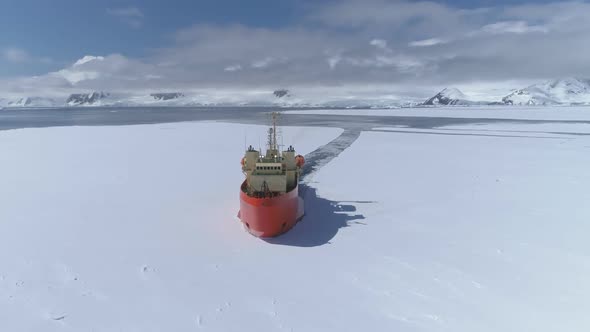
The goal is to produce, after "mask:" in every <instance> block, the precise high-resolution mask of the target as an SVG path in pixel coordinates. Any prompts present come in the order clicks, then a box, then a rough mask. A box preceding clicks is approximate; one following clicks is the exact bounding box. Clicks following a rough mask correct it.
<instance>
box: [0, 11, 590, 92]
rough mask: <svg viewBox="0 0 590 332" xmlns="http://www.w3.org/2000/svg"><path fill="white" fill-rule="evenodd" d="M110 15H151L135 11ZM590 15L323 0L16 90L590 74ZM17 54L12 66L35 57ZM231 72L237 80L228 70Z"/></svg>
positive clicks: (177, 37) (93, 59) (83, 63)
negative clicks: (302, 14) (278, 19)
mask: <svg viewBox="0 0 590 332" xmlns="http://www.w3.org/2000/svg"><path fill="white" fill-rule="evenodd" d="M111 15H113V16H116V17H132V18H138V19H140V20H141V19H142V18H143V13H141V11H139V10H133V9H126V10H118V11H115V10H111ZM587 17H590V5H589V4H585V3H580V2H569V3H563V2H555V3H550V4H530V5H526V6H511V5H506V6H497V7H490V8H476V9H463V8H458V7H456V6H452V5H444V4H441V3H433V2H428V1H401V0H342V1H337V2H336V1H334V2H324V1H322V2H320V1H318V2H315V5H313V7H312V8H311V9H309V12H308V14H307V18H305V20H304V21H303V22H298V24H293V25H290V26H286V27H282V28H272V29H271V28H253V27H248V26H242V25H203V24H199V25H194V26H191V27H187V28H186V29H182V30H180V31H177V32H176V33H175V34H174V39H173V40H171V41H170V42H169V43H167V46H166V47H162V48H160V49H157V50H155V51H154V52H153V53H148V54H147V55H145V56H144V57H142V58H141V59H134V58H127V57H125V56H122V55H116V54H114V55H108V56H103V57H99V56H87V57H83V58H81V59H80V60H78V61H77V62H76V64H72V65H71V66H67V67H66V68H63V69H62V70H58V71H56V72H54V73H51V74H47V75H41V76H40V77H38V78H35V79H31V81H27V82H26V84H24V83H22V81H19V84H20V85H18V86H17V85H16V84H15V86H17V87H18V88H19V89H21V88H22V87H25V86H26V87H33V86H35V85H34V84H32V83H31V82H32V81H34V80H37V82H39V81H41V80H43V82H45V83H46V84H53V85H54V86H56V87H57V88H59V89H68V88H69V89H72V90H79V89H81V88H88V89H101V90H106V91H112V90H116V89H122V88H124V89H146V88H147V87H146V86H148V87H150V88H151V87H153V88H154V89H155V88H158V87H162V88H166V89H169V88H170V89H173V88H174V87H179V89H182V88H199V87H204V86H206V87H215V86H221V87H228V86H231V87H234V86H238V87H242V86H248V87H252V86H271V87H276V86H294V85H298V84H299V85H306V84H318V85H321V84H323V85H331V86H343V85H357V86H362V85H363V84H364V85H379V84H391V82H393V81H395V82H396V83H398V84H402V85H406V86H410V87H419V86H426V85H437V86H438V85H458V84H460V83H462V82H463V83H464V82H470V81H474V80H477V81H494V82H498V81H502V80H511V79H515V80H520V79H527V80H529V79H545V78H554V77H561V76H588V77H590V67H588V66H587V59H588V58H589V57H590V39H589V38H590V35H589V34H588V31H590V21H589V20H587ZM310 20H313V23H314V24H305V23H309V22H310ZM301 23H303V24H301ZM469 31H472V33H469ZM376 37H379V38H376ZM523 45H526V47H523ZM433 46H436V47H433ZM572 49H575V50H576V51H575V52H564V51H563V50H572ZM13 53H14V54H12V55H10V56H9V57H10V58H12V59H13V60H17V59H23V58H26V56H23V54H19V53H18V52H13ZM25 54H26V53H25ZM82 55H83V54H80V56H82ZM29 57H30V56H29ZM0 58H1V59H4V60H6V53H5V52H3V53H0ZM220 68H222V69H223V70H224V71H226V72H234V74H233V75H229V74H226V75H220V71H221V69H220ZM146 77H150V78H151V79H149V80H146ZM21 83H22V84H21Z"/></svg>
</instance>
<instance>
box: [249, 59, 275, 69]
mask: <svg viewBox="0 0 590 332" xmlns="http://www.w3.org/2000/svg"><path fill="white" fill-rule="evenodd" d="M274 60H275V59H273V58H272V57H266V58H264V59H261V60H256V61H254V62H252V65H251V66H252V68H258V69H261V68H266V67H268V66H270V64H272V63H273V62H274Z"/></svg>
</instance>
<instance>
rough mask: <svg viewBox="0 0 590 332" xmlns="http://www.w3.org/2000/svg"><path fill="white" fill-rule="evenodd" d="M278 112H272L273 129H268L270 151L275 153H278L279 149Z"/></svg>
mask: <svg viewBox="0 0 590 332" xmlns="http://www.w3.org/2000/svg"><path fill="white" fill-rule="evenodd" d="M278 116H279V113H278V112H272V113H271V118H272V127H271V128H269V129H268V149H269V150H273V151H275V153H278V148H277V121H278Z"/></svg>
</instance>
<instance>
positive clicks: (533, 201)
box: [0, 110, 590, 332]
mask: <svg viewBox="0 0 590 332" xmlns="http://www.w3.org/2000/svg"><path fill="white" fill-rule="evenodd" d="M560 111H561V110H553V112H554V113H555V114H557V113H559V112H560ZM544 112H545V111H544ZM547 112H549V111H547ZM589 113H590V112H589ZM556 116H557V115H556ZM549 118H552V117H549ZM589 127H590V125H587V124H564V123H562V124H547V123H544V124H535V125H523V124H514V123H510V124H499V123H494V124H478V125H465V126H452V127H445V128H436V129H429V130H425V129H424V130H417V129H410V128H400V127H387V128H381V127H378V126H376V127H375V128H374V130H373V131H364V132H362V133H361V135H360V137H359V138H358V140H356V141H355V142H354V143H353V144H352V146H350V147H349V148H348V149H346V150H344V151H343V152H342V153H341V154H340V155H339V156H338V157H336V158H335V159H333V160H332V161H331V162H330V163H328V164H327V165H325V166H324V167H322V168H321V169H319V170H318V171H317V172H315V173H313V174H311V175H310V176H309V177H307V178H306V181H307V186H308V188H307V189H305V200H306V209H307V215H306V217H305V218H304V219H303V221H302V222H301V223H299V224H298V225H297V226H296V227H295V228H294V229H293V230H292V231H291V232H289V233H287V234H285V235H284V236H282V237H280V238H277V239H273V240H269V241H264V240H260V239H257V238H254V237H252V236H250V235H249V234H248V233H246V232H245V231H244V230H243V229H242V227H241V225H240V224H239V222H238V221H237V220H236V219H235V215H236V213H237V209H238V205H239V202H238V187H239V184H240V183H241V181H242V179H243V175H242V174H241V171H240V165H239V160H240V158H241V157H242V154H243V148H244V146H243V145H244V143H243V142H244V136H245V135H246V136H247V137H248V139H249V141H250V142H252V143H254V144H253V145H258V138H259V137H260V139H261V141H262V142H264V133H265V130H266V128H265V127H263V126H253V125H240V124H222V123H203V122H195V123H177V124H157V125H138V126H121V127H63V128H46V129H21V130H11V131H0V151H2V153H1V154H0V330H2V331H201V330H203V331H469V332H471V331H490V332H491V331H494V332H497V331H587V330H589V329H590V316H588V315H587V313H588V312H590V301H588V299H589V298H590V284H589V283H588V278H589V277H590V243H589V242H588V240H587V235H588V234H589V232H590V226H589V224H588V221H589V220H590V206H589V205H588V202H590V193H589V190H588V188H590V172H589V171H588V169H589V168H588V166H589V165H590V128H589ZM283 132H284V134H283V136H284V142H285V143H286V144H291V143H292V144H293V145H294V146H295V147H296V149H297V151H298V152H299V153H302V154H306V153H309V152H311V151H313V150H314V149H316V148H317V147H319V146H321V145H324V144H326V143H328V142H329V141H330V140H332V139H334V138H335V137H337V136H338V135H339V134H340V133H341V132H342V130H340V129H334V128H302V127H285V128H283Z"/></svg>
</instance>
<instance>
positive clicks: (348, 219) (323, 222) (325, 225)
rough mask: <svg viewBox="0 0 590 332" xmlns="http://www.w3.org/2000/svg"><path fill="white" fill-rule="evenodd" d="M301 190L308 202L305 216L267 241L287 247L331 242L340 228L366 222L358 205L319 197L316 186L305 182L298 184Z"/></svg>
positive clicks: (313, 245)
mask: <svg viewBox="0 0 590 332" xmlns="http://www.w3.org/2000/svg"><path fill="white" fill-rule="evenodd" d="M299 192H300V195H301V197H303V199H304V201H305V215H304V216H303V218H302V219H301V220H300V221H299V222H298V223H297V224H296V225H295V226H294V227H293V229H291V230H290V231H288V232H287V233H285V234H282V235H280V236H278V237H275V238H265V239H264V241H266V242H268V243H271V244H277V245H285V246H294V247H317V246H321V245H324V244H329V243H330V240H332V239H333V238H334V236H336V234H337V233H338V230H340V229H341V228H343V227H348V226H351V225H352V224H363V222H362V220H364V219H365V217H364V216H363V215H362V214H356V211H357V208H356V206H354V205H349V204H341V202H335V201H330V200H327V199H325V198H322V197H319V196H318V195H317V193H316V189H315V188H313V187H310V186H308V185H306V184H300V185H299ZM353 203H372V202H353Z"/></svg>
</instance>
